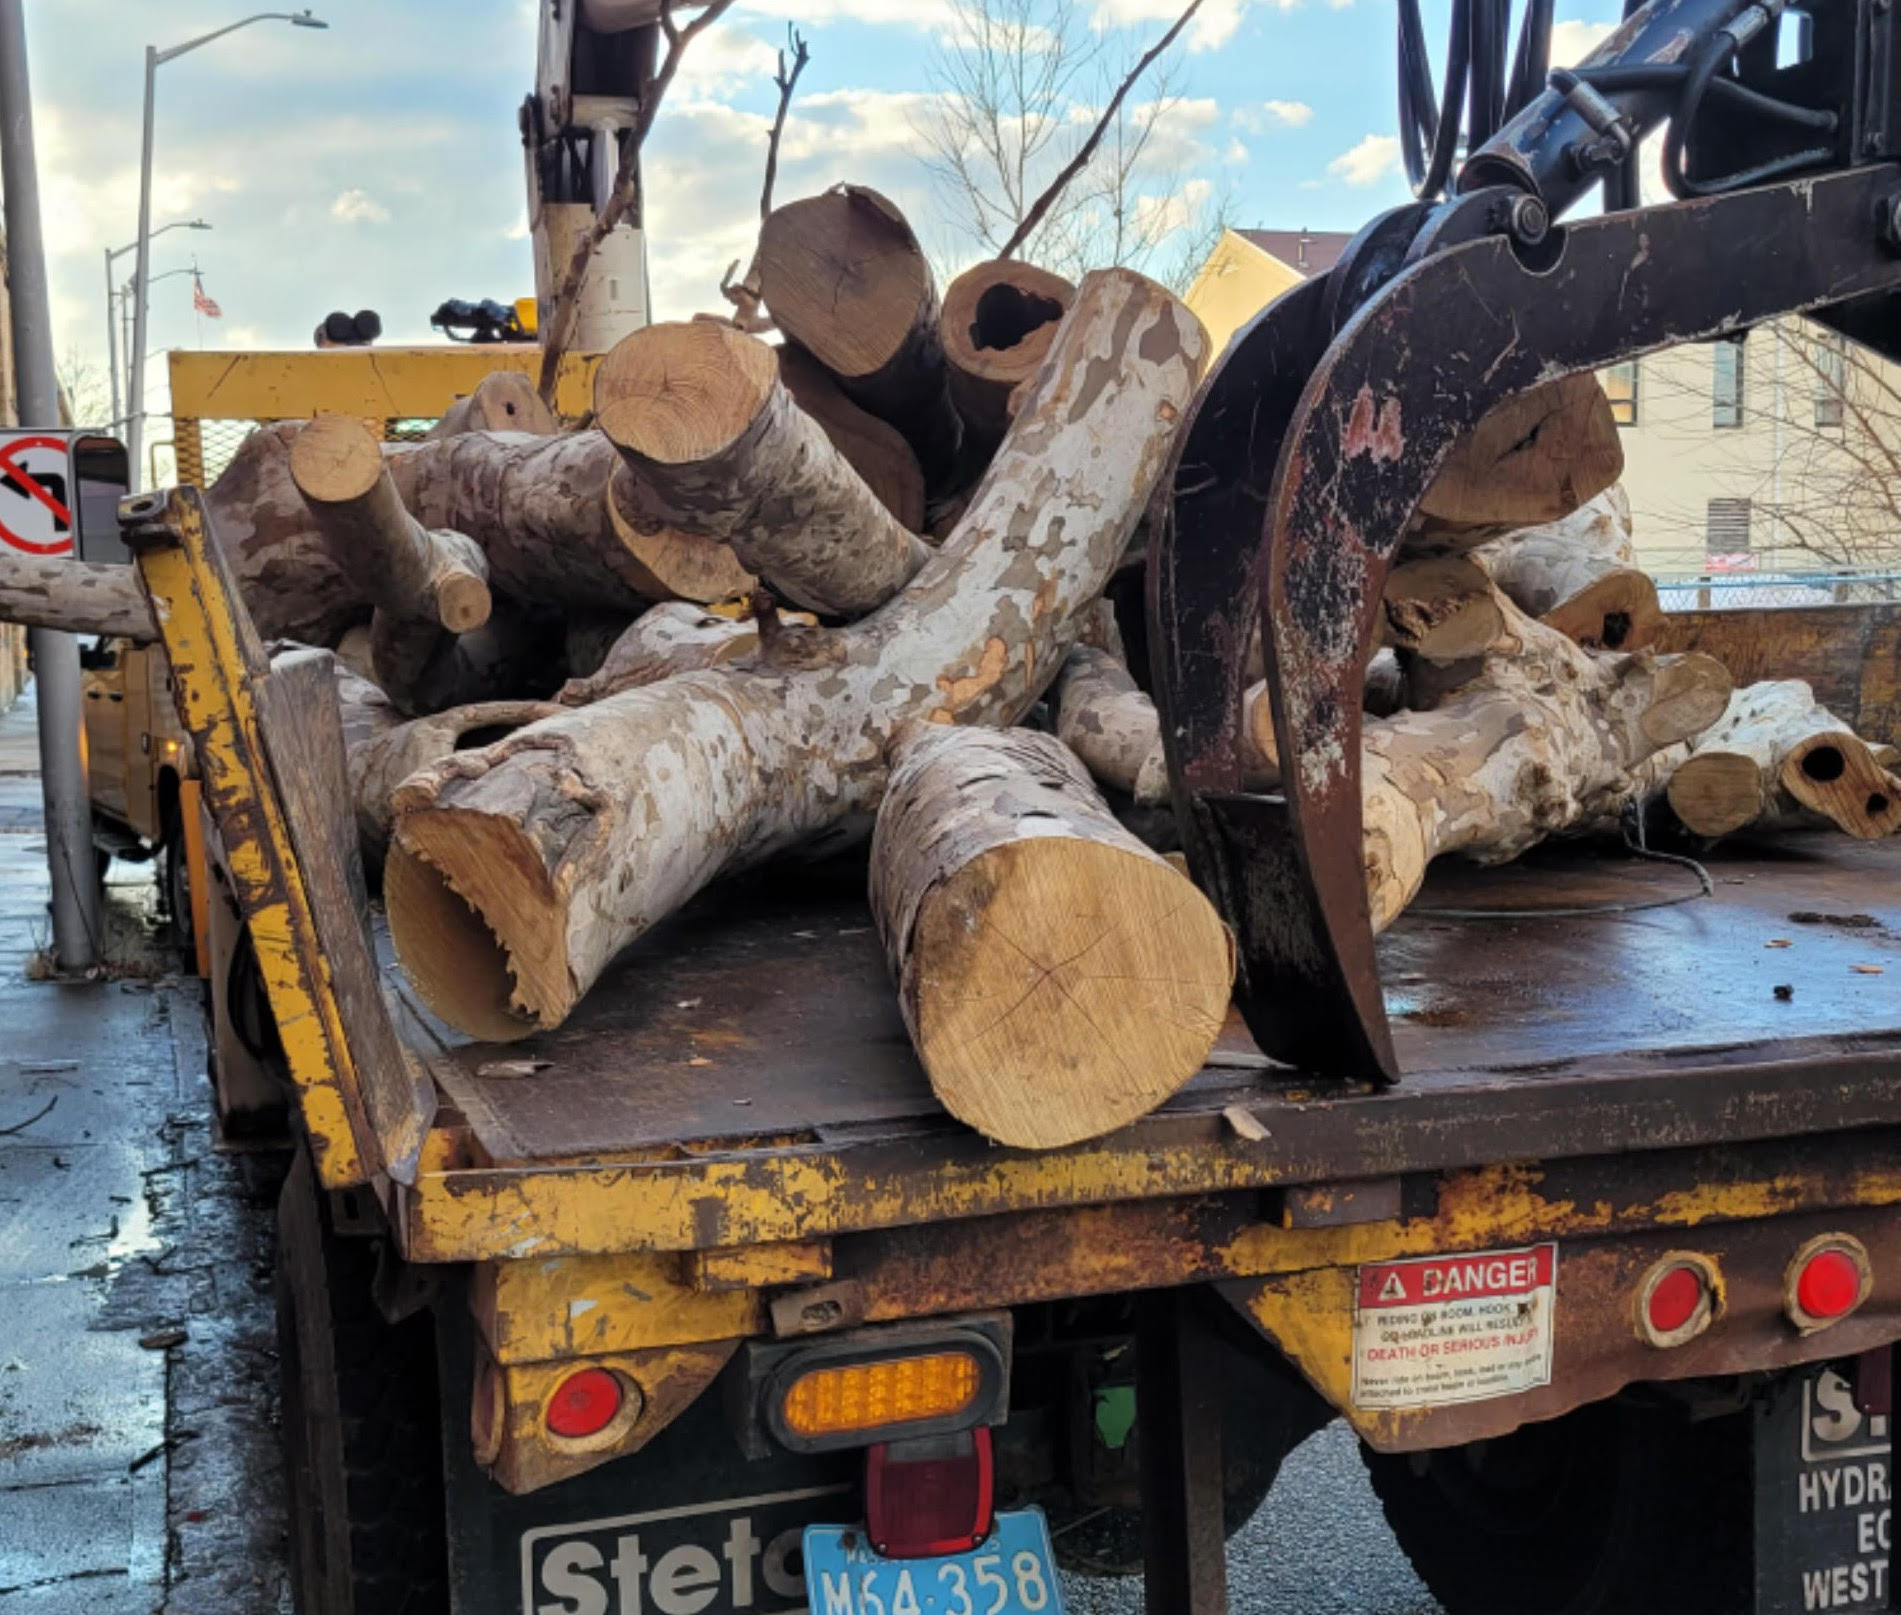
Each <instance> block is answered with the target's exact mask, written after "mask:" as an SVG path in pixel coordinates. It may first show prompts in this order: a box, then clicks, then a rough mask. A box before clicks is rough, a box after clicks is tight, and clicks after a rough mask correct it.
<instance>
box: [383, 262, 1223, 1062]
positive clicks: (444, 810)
mask: <svg viewBox="0 0 1901 1615" xmlns="http://www.w3.org/2000/svg"><path fill="white" fill-rule="evenodd" d="M1202 347H1203V338H1202V336H1201V333H1200V328H1199V325H1198V323H1197V322H1196V321H1195V319H1194V318H1193V316H1192V315H1190V314H1189V313H1188V312H1187V311H1186V310H1185V309H1184V308H1183V307H1182V306H1181V305H1180V304H1179V303H1178V302H1177V301H1176V300H1175V299H1174V298H1173V297H1172V296H1170V295H1169V294H1168V293H1167V292H1166V291H1164V290H1163V289H1162V288H1161V287H1159V286H1157V285H1155V284H1154V283H1153V282H1151V281H1148V280H1146V279H1144V278H1143V277H1141V276H1140V275H1136V274H1133V273H1131V272H1129V271H1127V270H1110V271H1104V272H1100V273H1097V274H1093V275H1091V276H1089V277H1087V278H1086V279H1085V280H1084V282H1083V284H1082V286H1081V287H1080V288H1079V290H1078V293H1077V300H1076V304H1075V307H1074V308H1073V309H1072V310H1071V313H1070V317H1069V318H1068V319H1067V320H1066V321H1065V322H1064V325H1063V329H1062V331H1061V333H1060V334H1059V335H1058V337H1057V340H1056V343H1055V345H1054V347H1053V348H1052V350H1051V355H1050V361H1049V363H1048V364H1047V365H1046V366H1045V368H1044V371H1043V373H1042V374H1041V375H1040V376H1039V377H1038V379H1037V381H1036V383H1035V384H1034V390H1033V392H1032V394H1031V395H1030V397H1029V398H1027V399H1026V400H1025V402H1024V404H1023V406H1022V408H1021V409H1020V410H1019V411H1018V414H1017V418H1016V420H1015V421H1014V423H1013V424H1012V426H1011V430H1010V433H1009V435H1008V436H1007V437H1006V438H1005V440H1004V443H1003V446H1002V447H1001V448H1000V449H999V451H998V454H997V458H996V460H995V462H994V463H993V464H992V466H991V470H990V473H989V475H988V476H987V477H986V478H985V479H984V483H983V485H982V488H981V491H980V495H979V497H978V498H977V499H976V500H975V501H974V502H973V503H972V505H971V508H970V510H969V512H968V513H967V514H966V516H965V518H964V520H963V522H962V523H961V524H960V525H959V527H958V529H957V531H956V532H955V533H954V534H953V535H952V536H951V538H950V539H949V541H948V542H946V544H945V545H944V547H943V549H941V550H940V551H938V552H937V554H935V555H934V556H933V557H932V558H931V559H930V560H929V561H928V562H926V564H925V566H924V567H923V569H922V570H921V571H920V572H919V573H918V575H917V576H916V577H915V578H913V579H912V580H911V582H910V583H909V584H908V585H907V586H906V587H905V589H904V591H903V592H902V593H901V594H899V595H898V596H897V598H895V599H894V600H892V601H890V602H889V603H888V604H887V605H885V606H884V607H882V608H881V609H880V610H878V611H877V612H874V613H873V614H872V615H871V616H869V617H866V618H864V619H862V620H861V621H859V622H857V623H854V624H852V625H850V626H848V627H845V628H840V629H804V630H800V629H791V628H788V629H786V630H785V631H784V633H783V635H782V637H781V642H780V643H779V644H777V645H776V646H775V647H774V648H773V650H772V652H771V653H770V655H768V654H766V653H762V654H761V657H760V658H759V661H758V663H757V664H756V665H750V666H747V667H744V668H715V669H709V670H707V671H705V672H699V673H685V674H680V675H678V676H676V677H673V678H670V679H667V680H665V681H664V682H662V683H660V684H656V685H651V686H648V687H646V688H644V689H636V690H629V691H627V692H625V693H623V694H621V695H616V696H611V697H609V698H608V699H607V700H604V701H598V702H595V703H594V704H593V705H591V706H586V707H582V708H580V709H578V710H577V711H574V712H572V713H569V714H567V715H565V716H563V717H561V718H555V719H549V720H547V721H545V722H542V723H539V724H535V725H532V726H530V727H529V728H527V729H524V730H521V731H520V732H519V733H517V734H515V735H513V736H511V737H510V738H509V739H507V740H505V741H502V742H501V743H499V744H498V745H495V746H491V747H489V748H487V749H486V750H483V751H477V752H462V753H458V754H457V755H456V756H455V757H453V758H450V759H447V760H445V761H444V762H443V763H441V764H439V765H438V766H437V767H436V768H434V769H432V770H429V771H427V772H426V773H424V774H422V775H419V776H417V777H415V778H412V779H411V780H410V781H409V782H408V783H407V784H405V785H404V786H403V788H402V789H401V790H400V791H399V792H398V799H397V804H396V806H397V814H398V825H397V835H396V840H395V842H394V844H393V847H392V852H391V858H390V866H389V875H388V881H387V891H388V894H389V912H390V924H391V929H392V932H393V934H394V936H395V939H396V945H397V949H398V952H399V953H400V955H401V957H402V959H403V961H404V964H405V966H406V968H407V969H408V971H409V974H410V978H411V980H412V981H413V982H414V983H415V985H416V987H417V990H418V991H419V992H420V993H422V995H423V996H424V998H425V999H426V1000H427V1001H428V1002H429V1003H430V1004H431V1006H432V1007H433V1008H435V1010H436V1011H437V1012H438V1013H439V1014H441V1015H442V1016H443V1017H444V1018H445V1019H446V1020H449V1021H450V1022H452V1023H453V1024H455V1025H457V1026H459V1027H462V1028H463V1029H465V1030H467V1031H470V1032H473V1033H475V1034H477V1035H480V1036H484V1037H519V1036H522V1035H525V1034H526V1033H528V1032H530V1031H532V1030H534V1029H535V1028H537V1027H547V1026H555V1025H558V1024H560V1022H561V1021H562V1020H563V1019H564V1018H565V1017H566V1015H567V1014H568V1012H569V1010H570V1009H571V1008H572V1007H573V1005H574V1003H575V1002H576V1000H577V999H578V998H579V997H580V996H581V994H583V993H584V992H586V991H587V989H588V987H589V986H590V985H591V984H592V983H593V982H594V980H595V979H596V978H597V977H598V976H599V974H600V973H601V970H602V969H603V968H604V967H605V966H606V964H607V962H608V960H610V959H611V958H613V956H614V955H615V954H616V953H618V952H619V951H620V950H621V949H622V948H624V947H625V946H626V945H627V944H628V943H629V942H631V941H633V940H634V938H636V937H637V936H639V935H640V934H641V933H642V932H643V931H645V930H646V929H647V928H648V927H649V926H651V925H653V924H654V923H655V922H657V921H658V920H660V919H662V918H664V917H665V916H666V915H667V914H668V913H670V912H672V911H673V910H674V909H676V908H677V907H678V906H679V905H680V904H681V903H683V902H685V901H686V900H687V899H688V898H690V897H691V896H692V895H693V894H694V893H695V892H697V891H699V890H700V889H701V888H702V887H704V886H705V885H706V883H707V882H708V881H710V880H711V879H713V878H714V877H715V876H716V875H718V874H720V873H722V872H724V871H727V870H730V869H733V868H735V867H738V866H741V865H744V864H747V863H751V862H755V861H757V860H759V859H761V858H763V857H766V856H768V855H769V854H771V853H772V852H774V851H776V850H778V849H780V848H784V847H788V846H793V845H796V844H798V843H801V842H807V841H810V840H812V839H814V838H817V837H821V836H824V835H826V834H827V833H829V832H833V831H834V830H835V829H836V828H837V827H838V826H839V825H841V824H843V823H845V822H846V821H847V820H849V819H850V818H851V817H852V816H854V815H859V814H863V813H865V812H867V811H870V810H871V809H873V808H875V806H876V804H877V800H878V797H879V794H880V793H881V791H882V790H883V787H884V780H885V763H884V756H885V750H886V747H887V746H888V744H889V742H890V739H891V736H892V734H893V733H894V732H895V730H896V728H897V726H898V725H899V724H901V723H902V722H904V721H905V720H906V719H909V718H920V717H921V718H938V719H941V720H942V721H946V722H957V723H965V724H990V725H1001V724H1009V723H1013V722H1015V721H1016V720H1017V719H1018V718H1019V717H1020V716H1021V715H1022V714H1023V713H1024V712H1025V711H1026V710H1027V709H1028V707H1029V706H1030V704H1031V703H1032V702H1033V701H1034V700H1035V699H1036V698H1037V696H1038V695H1039V694H1040V693H1041V692H1042V690H1043V688H1044V686H1045V685H1046V684H1047V683H1048V682H1049V681H1050V679H1051V678H1052V677H1053V676H1054V675H1055V672H1056V670H1057V668H1058V667H1060V666H1061V665H1062V660H1063V657H1064V656H1065V655H1066V654H1067V653H1068V650H1069V648H1070V645H1071V644H1072V643H1073V642H1074V640H1075V636H1076V634H1077V632H1078V623H1077V617H1078V614H1079V613H1080V612H1082V611H1083V610H1084V609H1085V608H1087V607H1088V606H1089V605H1091V604H1092V603H1093V602H1094V601H1095V599H1096V598H1097V597H1098V596H1099V595H1100V594H1101V592H1102V590H1103V587H1104V586H1105V584H1106V583H1107V581H1108V579H1109V577H1110V575H1111V574H1112V572H1113V571H1114V568H1115V566H1116V563H1117V561H1118V560H1119V559H1120V557H1121V555H1122V552H1123V549H1124V547H1125V546H1126V545H1127V542H1128V538H1129V534H1130V532H1131V531H1132V530H1133V529H1134V526H1135V522H1136V520H1137V518H1138V516H1139V515H1140V513H1141V510H1142V508H1143V506H1144V505H1145V503H1146V501H1147V499H1148V497H1149V495H1150V493H1151V492H1152V491H1153V487H1154V484H1155V481H1156V478H1157V477H1158V476H1159V474H1160V470H1161V466H1162V462H1163V459H1164V457H1165V455H1166V453H1167V450H1168V445H1169V442H1170V440H1171V438H1172V436H1173V434H1174V431H1175V428H1176V425H1177V424H1178V422H1179V421H1180V419H1181V414H1182V411H1183V410H1184V409H1185V407H1186V405H1187V403H1188V399H1189V397H1190V395H1191V393H1192V392H1193V390H1194V385H1195V379H1196V377H1197V376H1198V375H1199V373H1200V365H1201V359H1202Z"/></svg>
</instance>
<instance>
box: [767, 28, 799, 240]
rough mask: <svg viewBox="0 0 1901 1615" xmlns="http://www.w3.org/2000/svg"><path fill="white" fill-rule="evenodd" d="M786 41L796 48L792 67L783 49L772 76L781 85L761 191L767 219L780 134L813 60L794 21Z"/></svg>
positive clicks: (775, 82)
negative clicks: (797, 86)
mask: <svg viewBox="0 0 1901 1615" xmlns="http://www.w3.org/2000/svg"><path fill="white" fill-rule="evenodd" d="M785 36H786V43H787V44H789V45H790V46H791V47H792V70H791V71H790V72H787V71H786V61H785V52H784V51H780V52H779V71H778V72H776V73H774V74H773V75H772V82H773V83H774V84H776V85H778V86H779V111H778V113H777V114H776V115H775V116H774V118H773V120H772V135H771V138H770V139H768V140H767V142H766V183H765V188H764V189H763V190H761V191H760V193H759V217H760V218H762V219H763V218H764V217H765V216H766V215H767V214H768V213H770V212H771V211H772V183H773V181H774V180H776V179H777V178H778V177H779V137H780V135H782V134H783V133H784V132H785V116H786V113H787V112H788V111H789V110H790V109H791V106H792V88H793V86H794V85H795V84H797V83H798V82H799V75H800V74H801V73H803V72H804V71H805V64H806V63H807V62H809V61H810V60H811V59H812V53H811V52H810V51H809V50H807V49H806V47H805V35H803V34H802V33H800V32H799V31H798V29H796V28H794V27H793V26H792V24H791V23H787V24H786V25H785Z"/></svg>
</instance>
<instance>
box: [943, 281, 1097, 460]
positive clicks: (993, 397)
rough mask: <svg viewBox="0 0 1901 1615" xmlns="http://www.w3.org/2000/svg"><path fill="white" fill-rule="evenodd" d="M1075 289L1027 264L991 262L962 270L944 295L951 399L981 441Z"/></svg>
mask: <svg viewBox="0 0 1901 1615" xmlns="http://www.w3.org/2000/svg"><path fill="white" fill-rule="evenodd" d="M1075 297H1076V288H1075V287H1074V286H1073V285H1072V284H1070V282H1068V281H1066V280H1064V279H1063V278H1062V276H1060V275H1052V274H1051V273H1049V271H1048V270H1045V269H1038V268H1037V267H1036V266H1035V265H1033V264H1024V263H1017V262H1014V261H1009V260H1001V259H998V260H992V261H991V262H989V263H981V264H976V265H974V266H972V267H971V268H969V269H966V270H965V271H964V272H963V274H961V275H959V276H958V277H957V278H956V279H955V280H954V281H952V282H951V284H950V287H949V289H948V290H947V291H946V292H945V293H944V308H943V312H942V314H941V315H940V316H939V320H938V326H939V330H940V332H941V334H942V337H943V343H944V357H945V359H946V360H947V361H948V362H949V364H950V374H951V396H952V398H953V399H954V400H955V401H956V404H957V409H958V413H959V414H961V415H962V416H963V417H964V420H965V422H966V424H967V425H968V426H969V427H970V428H971V430H973V431H974V432H976V433H978V434H979V435H980V436H982V437H983V438H985V439H986V440H994V439H995V438H997V437H1000V436H1002V434H1003V430H1004V428H1005V427H1006V426H1008V425H1009V423H1010V395H1011V393H1012V392H1013V391H1014V390H1015V389H1016V387H1017V386H1018V385H1019V384H1021V383H1022V382H1024V381H1026V380H1028V379H1029V378H1030V377H1031V376H1033V375H1035V374H1036V372H1037V370H1038V369H1040V368H1041V366H1042V363H1043V360H1044V359H1045V357H1047V355H1048V353H1049V347H1050V342H1051V340H1052V339H1053V338H1054V337H1055V335H1056V327H1057V326H1058V325H1059V324H1060V323H1061V321H1062V318H1063V315H1064V314H1065V313H1067V312H1068V310H1069V305H1070V304H1071V303H1072V302H1074V301H1075Z"/></svg>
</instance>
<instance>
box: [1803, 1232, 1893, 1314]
mask: <svg viewBox="0 0 1901 1615" xmlns="http://www.w3.org/2000/svg"><path fill="white" fill-rule="evenodd" d="M1873 1288H1874V1269H1873V1268H1872V1266H1871V1265H1870V1264H1869V1261H1868V1251H1867V1248H1866V1247H1865V1246H1864V1245H1863V1244H1862V1242H1861V1241H1860V1240H1858V1239H1856V1238H1854V1237H1853V1236H1852V1235H1849V1234H1822V1235H1820V1236H1818V1237H1817V1238H1815V1239H1811V1240H1810V1241H1809V1242H1808V1243H1807V1244H1806V1245H1804V1246H1803V1247H1802V1248H1801V1249H1800V1250H1799V1251H1797V1252H1796V1253H1795V1257H1794V1259H1793V1260H1792V1261H1791V1262H1790V1263H1789V1267H1788V1271H1787V1272H1786V1273H1785V1274H1784V1275H1783V1281H1782V1305H1783V1309H1784V1310H1785V1311H1786V1312H1787V1313H1788V1314H1789V1321H1790V1322H1791V1323H1793V1324H1794V1325H1795V1326H1796V1328H1798V1329H1800V1330H1801V1331H1802V1332H1803V1333H1804V1334H1810V1333H1813V1332H1814V1331H1815V1330H1817V1329H1826V1328H1827V1327H1828V1326H1829V1325H1830V1324H1832V1323H1839V1322H1840V1321H1841V1320H1842V1319H1843V1318H1846V1317H1847V1316H1848V1315H1849V1313H1851V1312H1853V1311H1854V1310H1855V1309H1856V1308H1857V1307H1859V1306H1860V1305H1861V1304H1862V1302H1864V1301H1866V1300H1867V1299H1868V1292H1869V1291H1870V1290H1871V1289H1873Z"/></svg>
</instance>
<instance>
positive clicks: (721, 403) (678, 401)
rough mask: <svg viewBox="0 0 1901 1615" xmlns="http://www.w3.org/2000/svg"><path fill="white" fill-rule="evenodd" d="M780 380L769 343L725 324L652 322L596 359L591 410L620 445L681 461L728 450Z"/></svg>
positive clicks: (666, 461)
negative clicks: (603, 356)
mask: <svg viewBox="0 0 1901 1615" xmlns="http://www.w3.org/2000/svg"><path fill="white" fill-rule="evenodd" d="M778 379H779V365H778V360H777V358H776V357H775V356H774V354H773V351H772V349H771V348H769V347H767V346H766V345H765V343H763V342H760V341H758V340H757V339H756V338H753V337H749V336H747V335H746V334H745V333H744V332H741V331H735V330H733V329H732V327H730V326H725V325H714V324H711V323H708V322H704V321H701V322H688V323H683V324H674V325H650V326H648V327H647V328H646V329H645V330H643V331H640V332H637V333H636V334H635V335H634V336H632V337H628V338H625V339H623V340H622V341H621V342H619V343H617V344H616V345H615V347H614V349H613V351H612V352H610V353H609V354H608V355H607V357H606V358H605V359H603V360H602V361H601V368H600V370H599V372H598V373H597V374H596V376H595V380H594V409H595V415H596V419H597V420H598V421H599V423H600V427H601V430H602V431H604V432H605V433H606V434H607V435H608V437H609V438H610V439H611V440H612V441H613V443H614V445H615V446H616V447H617V448H622V449H628V450H631V451H632V452H634V453H635V454H638V455H640V456H642V457H643V458H644V459H648V460H652V461H655V462H657V463H658V464H661V465H685V464H689V463H691V462H693V461H696V460H704V459H708V458H710V457H712V456H713V455H715V454H719V453H721V452H722V451H724V450H726V449H728V448H730V447H731V446H732V444H733V442H734V441H735V440H736V439H737V438H738V437H739V436H740V434H741V433H743V432H744V431H745V430H746V428H747V427H749V426H750V425H751V424H752V422H753V419H754V417H755V416H757V415H758V413H759V411H760V410H761V408H763V407H764V405H765V402H766V399H767V397H768V395H769V394H770V393H771V391H772V389H773V386H774V384H775V383H776V382H777V381H778Z"/></svg>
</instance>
